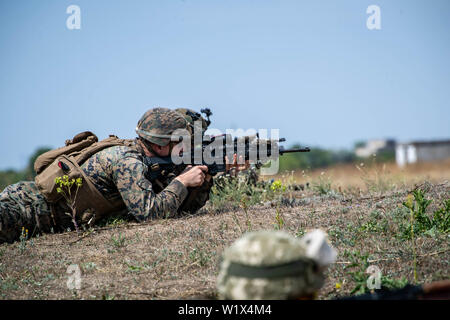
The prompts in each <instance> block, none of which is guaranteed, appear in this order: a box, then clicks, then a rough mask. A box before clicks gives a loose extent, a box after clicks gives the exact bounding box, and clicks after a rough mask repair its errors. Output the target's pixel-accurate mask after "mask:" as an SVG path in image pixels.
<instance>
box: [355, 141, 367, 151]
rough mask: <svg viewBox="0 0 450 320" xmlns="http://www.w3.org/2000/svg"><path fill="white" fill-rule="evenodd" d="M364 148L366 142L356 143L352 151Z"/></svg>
mask: <svg viewBox="0 0 450 320" xmlns="http://www.w3.org/2000/svg"><path fill="white" fill-rule="evenodd" d="M365 146H366V141H362V140H360V141H356V142H355V145H354V147H353V149H358V148H364V147H365Z"/></svg>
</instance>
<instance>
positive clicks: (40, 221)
mask: <svg viewBox="0 0 450 320" xmlns="http://www.w3.org/2000/svg"><path fill="white" fill-rule="evenodd" d="M53 225H54V224H53V223H52V214H51V207H50V205H49V204H48V203H47V202H46V201H45V199H44V197H43V196H42V195H41V194H40V192H39V190H38V188H37V187H36V185H35V183H34V182H31V181H22V182H18V183H16V184H13V185H10V186H8V187H6V188H5V189H4V190H3V192H2V193H0V243H3V242H9V243H12V242H14V241H16V240H19V238H20V235H21V234H22V232H23V230H28V233H29V236H34V235H36V234H37V233H39V232H51V228H52V227H53ZM22 228H23V229H22Z"/></svg>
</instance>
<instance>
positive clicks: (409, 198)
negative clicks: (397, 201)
mask: <svg viewBox="0 0 450 320" xmlns="http://www.w3.org/2000/svg"><path fill="white" fill-rule="evenodd" d="M403 205H404V206H405V207H407V208H409V209H411V210H413V209H414V196H413V195H412V194H411V193H410V194H408V196H407V197H406V201H405V202H403Z"/></svg>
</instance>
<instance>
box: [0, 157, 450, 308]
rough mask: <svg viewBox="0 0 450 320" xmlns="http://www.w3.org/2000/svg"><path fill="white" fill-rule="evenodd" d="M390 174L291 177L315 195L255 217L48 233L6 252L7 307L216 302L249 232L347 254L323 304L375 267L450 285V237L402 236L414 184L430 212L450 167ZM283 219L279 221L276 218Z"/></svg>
mask: <svg viewBox="0 0 450 320" xmlns="http://www.w3.org/2000/svg"><path fill="white" fill-rule="evenodd" d="M355 170H356V171H355ZM373 170H375V168H373ZM377 170H380V168H378V169H377ZM381 170H383V169H382V168H381ZM384 170H385V172H387V171H386V170H390V173H389V174H386V175H385V176H382V175H381V174H379V176H382V178H381V179H382V180H383V181H381V182H380V181H377V180H376V174H375V173H374V172H372V171H371V173H367V174H366V175H364V172H363V171H361V170H359V169H357V168H356V167H355V168H352V167H349V166H346V167H340V168H339V167H338V168H332V169H329V170H323V171H317V172H312V173H311V172H310V173H308V174H307V175H308V176H307V175H305V173H302V172H297V173H294V174H292V175H290V176H291V178H289V177H288V176H284V178H285V179H292V176H293V177H295V178H296V181H297V182H300V183H306V182H310V187H309V188H305V189H304V190H298V191H286V192H285V193H284V194H283V197H284V199H285V201H279V202H277V201H272V202H266V203H264V204H260V205H256V206H252V207H250V208H248V209H247V212H245V211H244V209H243V208H240V209H235V210H228V211H227V210H225V212H220V213H219V212H216V211H215V210H214V208H211V206H209V205H207V206H206V208H205V209H202V210H201V212H200V213H199V214H197V215H194V216H188V217H183V218H180V219H167V220H155V221H150V222H147V223H141V224H137V223H133V222H125V221H116V222H113V223H110V224H109V225H107V226H106V227H101V228H100V227H98V228H95V229H93V230H90V231H88V232H85V233H84V234H83V235H82V236H78V235H77V234H76V233H75V232H66V233H62V234H45V235H41V236H39V237H35V238H32V239H30V240H26V241H19V242H16V243H14V244H2V245H0V299H106V300H109V299H189V298H195V297H207V296H209V297H214V296H215V292H216V291H215V284H216V276H217V274H218V270H219V261H220V260H219V259H220V255H221V253H222V252H223V250H224V248H226V247H227V246H229V245H230V244H231V243H232V242H233V241H235V240H236V239H237V238H239V237H240V236H241V235H242V234H243V233H245V232H247V231H250V230H260V229H276V228H279V229H282V230H285V231H287V232H289V233H291V234H293V235H296V236H301V235H303V234H304V233H305V232H306V231H308V230H310V229H313V228H321V229H323V230H325V231H327V232H328V234H329V237H330V241H331V243H332V245H333V246H334V247H335V248H336V249H337V250H338V252H339V255H338V261H337V262H336V263H335V264H333V265H332V266H331V267H330V268H329V269H328V271H327V274H326V276H327V279H326V282H325V285H324V286H323V288H322V289H321V290H320V293H319V299H332V298H334V297H338V296H343V295H347V294H349V293H350V292H351V291H352V290H353V289H354V288H355V287H356V286H357V284H358V283H357V281H358V280H357V278H356V276H357V270H362V272H364V270H363V269H364V268H365V267H366V266H367V264H370V265H376V266H378V267H379V268H380V269H381V271H382V274H383V276H384V277H386V279H388V280H389V281H401V279H403V280H407V281H409V282H411V283H414V271H416V274H417V283H424V282H429V281H433V280H442V279H449V278H450V271H449V270H450V266H449V261H450V252H449V243H450V241H449V240H450V238H449V235H448V234H440V233H436V234H435V233H430V234H426V235H421V236H418V237H416V238H415V239H414V241H412V240H405V239H402V238H401V237H400V235H401V233H402V226H403V225H404V224H406V223H407V222H408V211H407V210H406V208H405V207H403V206H402V202H403V201H405V199H406V196H407V195H408V193H409V191H410V190H411V189H412V188H414V184H416V183H419V184H420V186H421V188H424V189H425V190H427V192H426V195H427V197H428V198H430V199H432V200H433V201H432V203H431V205H430V207H429V208H428V212H430V213H431V212H433V211H434V210H436V209H437V208H439V207H440V206H441V205H442V203H443V201H444V200H446V199H449V198H450V183H449V182H448V179H449V177H450V163H445V164H441V166H440V167H439V166H438V167H436V168H434V167H433V165H430V166H428V165H427V166H419V167H417V168H407V169H405V170H404V171H401V170H398V169H396V168H395V167H394V166H391V165H389V166H387V167H386V168H385V169H384ZM375 171H376V170H375ZM321 172H326V173H324V174H322V173H321ZM380 172H381V171H380ZM353 175H355V176H357V177H358V178H359V179H356V178H354V177H352V176H353ZM397 175H400V178H398V177H399V176H397ZM324 177H327V179H328V178H329V179H330V180H323V179H325V178H324ZM364 177H366V178H367V179H368V180H366V181H365V180H364V179H363V178H364ZM320 179H322V180H320ZM416 179H417V180H416ZM361 180H362V182H361ZM425 180H428V181H430V182H425ZM286 181H287V180H286ZM327 181H331V190H328V191H329V192H326V193H323V192H320V190H321V189H319V188H316V187H317V186H319V187H320V186H321V184H325V189H326V188H327V185H326V182H327ZM353 181H354V182H355V183H354V184H352V182H353ZM392 181H394V182H393V183H394V184H395V183H396V185H395V186H392V185H390V184H391V182H392ZM385 182H386V183H387V186H385ZM286 183H287V182H286ZM314 186H316V187H314ZM405 210H406V211H405ZM277 212H278V214H279V217H281V219H280V218H279V219H276V216H277ZM414 257H415V260H416V263H414ZM71 265H76V266H75V267H71V268H74V269H73V270H76V269H77V268H79V270H80V273H81V274H80V279H81V284H80V285H81V287H80V289H76V288H74V283H73V282H70V279H72V277H73V276H74V274H73V273H71V272H70V270H71V269H70V268H69V266H71ZM352 265H353V266H352ZM354 265H356V267H355V266H354ZM350 266H352V267H351V268H349V267H350ZM358 268H359V269H358Z"/></svg>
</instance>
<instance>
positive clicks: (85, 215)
mask: <svg viewBox="0 0 450 320" xmlns="http://www.w3.org/2000/svg"><path fill="white" fill-rule="evenodd" d="M132 144H133V142H132V140H124V139H119V138H118V137H116V136H113V135H110V136H109V138H107V139H104V140H102V141H98V138H97V136H96V135H95V134H93V133H92V132H90V131H85V132H82V133H79V134H77V135H76V136H75V137H74V138H73V139H72V140H66V145H65V146H64V147H61V148H58V149H54V150H50V151H48V152H46V153H44V154H42V155H40V156H39V157H38V158H37V159H36V161H35V163H34V170H35V171H36V173H37V176H36V178H35V182H36V186H37V187H38V189H39V191H40V192H41V193H42V195H43V196H44V197H45V199H46V200H47V201H48V202H49V203H51V204H56V203H57V202H58V201H61V200H62V198H63V196H62V194H61V193H58V192H57V187H58V186H57V184H56V183H55V178H57V177H62V176H65V175H66V176H68V177H69V179H70V180H72V179H75V180H76V179H78V178H82V186H81V187H80V188H79V190H78V193H77V196H76V199H75V210H76V215H77V216H81V221H83V222H87V220H90V221H89V224H91V223H92V222H95V221H97V220H98V219H99V218H101V217H102V216H103V215H104V214H105V213H107V212H110V211H113V210H115V209H117V205H118V204H113V203H111V202H110V201H108V200H107V199H105V197H104V196H103V195H102V194H101V193H100V192H99V191H98V190H97V188H96V187H95V185H94V184H93V182H92V181H91V179H90V178H89V177H88V176H87V175H86V174H85V173H84V171H83V170H82V169H81V167H80V166H81V165H82V164H83V163H84V162H85V161H86V160H87V159H88V158H89V157H91V156H92V155H94V154H95V153H97V152H99V151H101V150H103V149H106V148H109V147H112V146H131V145H132ZM73 188H75V185H74V186H73ZM121 205H123V203H121ZM88 209H89V210H88ZM93 214H95V215H93ZM92 218H94V219H92Z"/></svg>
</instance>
